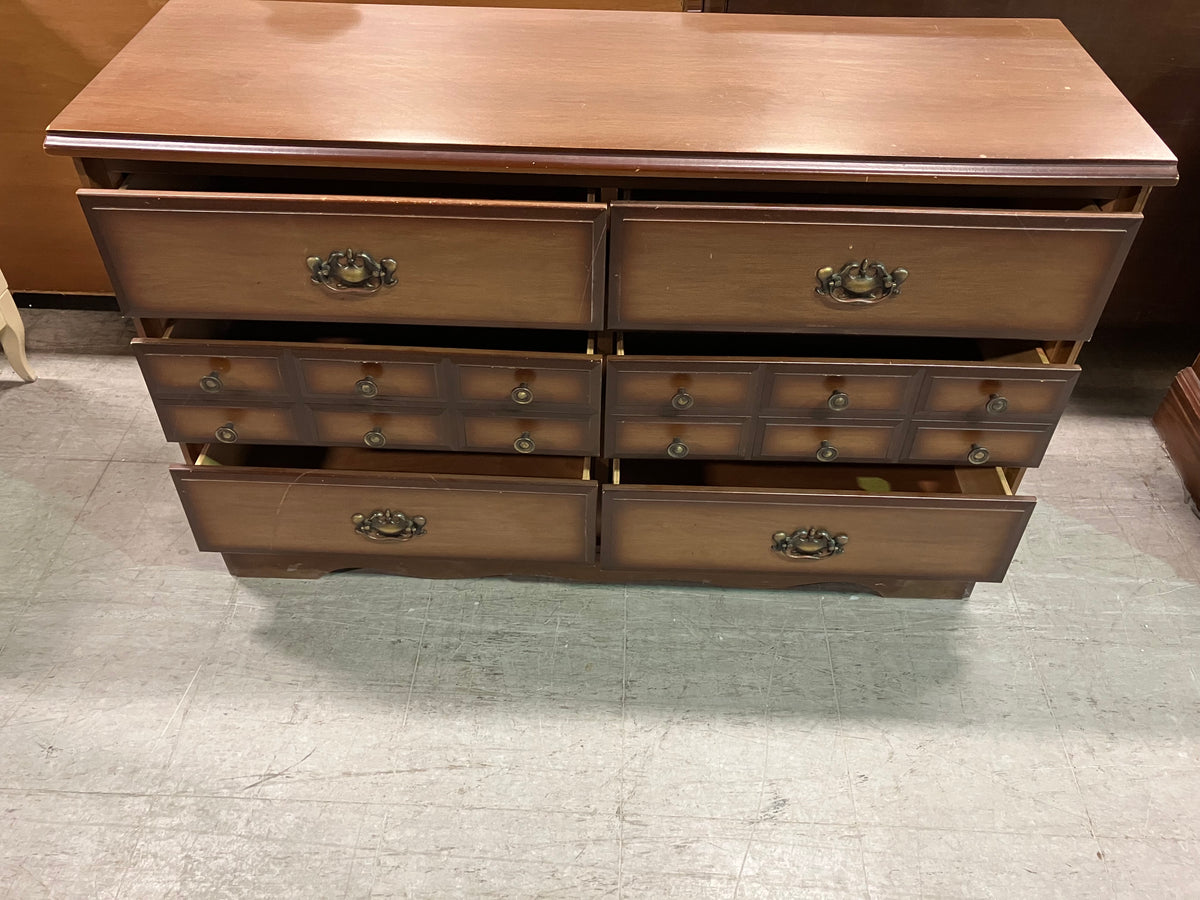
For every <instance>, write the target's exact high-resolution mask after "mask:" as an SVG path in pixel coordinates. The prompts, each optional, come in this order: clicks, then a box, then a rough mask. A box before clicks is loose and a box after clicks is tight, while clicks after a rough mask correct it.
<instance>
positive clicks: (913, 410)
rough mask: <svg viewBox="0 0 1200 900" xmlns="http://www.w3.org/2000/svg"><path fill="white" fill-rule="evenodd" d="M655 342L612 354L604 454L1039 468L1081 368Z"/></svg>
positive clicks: (1024, 356)
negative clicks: (702, 350) (747, 351)
mask: <svg viewBox="0 0 1200 900" xmlns="http://www.w3.org/2000/svg"><path fill="white" fill-rule="evenodd" d="M630 338H631V336H630V335H626V340H629V339H630ZM728 340H729V339H726V342H728ZM673 342H674V343H675V344H676V346H677V347H678V349H680V350H684V351H685V352H686V350H687V349H690V345H689V344H687V343H684V342H680V341H679V340H678V339H673ZM756 342H757V341H756ZM654 343H655V342H654V341H649V342H646V341H642V342H640V344H639V342H638V341H636V340H633V341H632V342H631V343H630V344H628V345H627V344H626V343H625V341H624V340H623V341H622V348H621V351H620V352H619V355H617V356H614V357H610V358H609V360H608V364H607V375H606V397H607V400H606V406H605V441H604V448H605V455H606V456H611V457H617V458H620V457H628V458H638V457H641V458H652V457H663V458H672V459H684V458H687V457H691V458H703V459H718V458H723V459H763V460H792V461H797V462H801V461H807V462H821V463H832V462H924V463H929V462H939V463H946V464H952V465H983V464H985V463H986V464H989V465H1003V466H1035V465H1037V464H1038V463H1039V462H1040V461H1041V458H1042V455H1043V453H1044V452H1045V449H1046V445H1047V444H1048V442H1049V439H1050V436H1051V434H1052V433H1053V430H1054V425H1055V423H1056V422H1057V420H1058V417H1059V416H1060V415H1061V413H1062V410H1063V408H1064V407H1065V405H1066V402H1067V399H1068V397H1069V395H1070V392H1071V389H1072V387H1073V386H1074V384H1075V381H1076V379H1077V377H1078V374H1079V370H1078V367H1077V366H1074V365H1068V364H1052V363H1050V362H1049V360H1048V359H1047V357H1046V355H1045V353H1044V352H1043V351H1042V350H1041V349H1040V348H1028V347H1027V348H1025V349H1023V350H1021V351H1020V352H1010V351H1012V350H1013V347H1012V346H1010V345H1005V346H1003V347H998V348H997V347H993V348H987V347H978V346H976V345H971V346H965V345H964V346H958V345H955V346H954V347H946V348H943V349H946V350H954V351H960V352H962V353H963V356H962V358H960V359H959V360H944V359H929V358H927V359H902V358H875V359H856V360H849V359H840V360H839V359H834V358H786V357H782V356H777V357H774V358H769V357H767V358H757V359H756V358H749V357H746V358H738V359H732V360H725V361H719V360H716V359H714V358H712V357H704V356H695V357H686V356H665V355H664V356H658V355H652V354H644V351H643V350H642V349H641V347H643V346H646V347H647V349H649V348H651V347H653V346H654ZM735 343H736V342H735ZM761 343H763V344H764V345H765V346H764V349H767V351H768V352H770V344H769V342H765V341H764V342H761ZM647 344H648V346H647ZM626 346H628V347H631V348H634V352H633V353H631V354H630V355H625V348H626ZM697 349H699V348H697ZM798 349H799V348H798ZM830 349H832V348H830ZM864 349H879V348H864ZM976 350H977V351H979V352H975V351H976ZM968 351H971V353H973V354H974V355H975V356H977V357H978V361H971V355H970V354H969V353H968Z"/></svg>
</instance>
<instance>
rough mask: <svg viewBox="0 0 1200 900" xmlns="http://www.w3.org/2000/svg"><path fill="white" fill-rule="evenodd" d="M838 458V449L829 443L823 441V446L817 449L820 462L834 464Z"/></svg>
mask: <svg viewBox="0 0 1200 900" xmlns="http://www.w3.org/2000/svg"><path fill="white" fill-rule="evenodd" d="M837 458H838V448H837V447H835V446H833V444H831V443H829V441H821V446H820V447H818V448H817V459H818V460H819V461H820V462H833V461H834V460H835V459H837Z"/></svg>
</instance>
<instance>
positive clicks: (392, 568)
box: [221, 553, 975, 600]
mask: <svg viewBox="0 0 1200 900" xmlns="http://www.w3.org/2000/svg"><path fill="white" fill-rule="evenodd" d="M221 557H222V559H224V560H225V566H226V568H228V569H229V573H230V574H231V575H234V576H236V577H238V578H297V579H299V578H320V577H322V576H323V575H330V574H333V573H334V572H345V571H348V570H361V571H364V572H374V573H379V574H382V575H404V576H407V577H409V578H428V579H434V580H440V579H451V578H511V579H516V580H531V581H548V580H553V581H569V582H586V583H590V584H645V585H675V586H679V587H717V588H734V589H743V590H774V591H786V590H803V591H822V592H836V593H847V594H849V593H866V594H874V595H876V596H878V597H889V598H892V597H894V598H924V599H931V600H965V599H967V598H968V597H970V596H971V591H972V590H973V589H974V587H975V582H973V581H938V580H933V579H916V578H873V577H871V578H863V579H862V580H859V581H855V580H850V579H846V578H843V579H841V580H838V581H830V580H828V579H827V578H825V579H823V578H822V577H821V576H820V575H819V574H818V575H812V576H809V577H802V576H796V575H787V576H769V575H749V574H742V573H731V572H727V573H721V572H716V573H702V572H697V573H695V575H694V577H690V578H681V577H678V574H677V573H673V575H672V576H671V577H667V576H666V575H665V574H664V573H662V572H657V573H655V572H634V571H629V570H625V569H622V570H621V571H608V570H606V569H601V568H600V567H599V566H595V565H572V564H563V565H547V564H544V563H543V564H529V565H525V566H522V565H521V564H519V563H517V564H507V563H503V562H497V561H485V560H476V561H472V560H445V559H386V560H384V559H379V558H377V557H362V556H328V555H308V554H300V555H283V554H280V555H272V554H263V553H222V554H221Z"/></svg>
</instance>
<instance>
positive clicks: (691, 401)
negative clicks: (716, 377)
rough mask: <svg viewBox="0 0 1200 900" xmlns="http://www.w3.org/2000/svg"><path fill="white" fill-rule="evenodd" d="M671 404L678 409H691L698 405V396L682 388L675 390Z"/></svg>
mask: <svg viewBox="0 0 1200 900" xmlns="http://www.w3.org/2000/svg"><path fill="white" fill-rule="evenodd" d="M671 405H672V406H673V407H675V408H676V409H691V408H692V407H693V406H695V405H696V398H695V397H693V396H692V395H691V394H689V393H688V392H687V391H685V390H684V389H683V388H680V389H679V390H677V391H676V392H675V396H674V397H672V398H671Z"/></svg>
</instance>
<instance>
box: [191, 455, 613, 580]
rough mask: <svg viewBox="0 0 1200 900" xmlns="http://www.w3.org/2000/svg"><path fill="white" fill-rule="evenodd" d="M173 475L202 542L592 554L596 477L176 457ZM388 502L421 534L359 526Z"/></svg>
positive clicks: (334, 549) (562, 558)
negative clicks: (373, 533) (182, 461)
mask: <svg viewBox="0 0 1200 900" xmlns="http://www.w3.org/2000/svg"><path fill="white" fill-rule="evenodd" d="M172 475H173V477H174V479H175V486H176V488H177V489H178V490H179V496H180V499H181V500H182V501H183V506H184V509H185V510H186V511H187V515H188V519H189V521H190V522H191V526H192V532H193V534H194V535H195V537H196V543H197V545H198V546H199V547H200V549H201V550H216V551H221V552H225V553H331V554H342V553H345V554H363V555H370V556H402V555H403V556H419V557H431V558H447V559H493V560H541V561H548V562H550V561H552V562H591V561H592V560H593V559H594V556H595V547H596V532H595V511H596V486H595V482H586V481H578V482H572V481H566V480H563V479H548V478H547V479H518V478H486V477H482V476H476V477H472V476H456V475H419V474H410V475H377V474H366V473H361V474H358V473H334V472H320V471H317V472H314V471H300V470H273V471H272V470H267V471H265V472H264V471H262V470H257V469H251V468H239V467H234V466H231V467H227V468H226V467H219V466H175V467H173V468H172ZM387 510H390V511H392V513H393V514H397V513H399V514H403V515H405V516H407V517H409V518H410V519H416V518H417V517H421V518H422V519H424V525H423V529H422V533H421V534H419V535H416V536H413V537H411V538H410V539H409V540H398V539H390V540H389V539H372V538H371V537H369V536H368V535H367V534H363V533H361V532H360V531H359V530H358V529H359V528H360V527H363V526H366V527H368V529H369V525H370V521H371V516H372V514H374V513H377V512H378V513H383V512H385V511H387ZM358 516H361V517H364V518H363V519H360V520H358V521H357V522H356V517H358ZM414 530H415V529H414Z"/></svg>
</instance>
